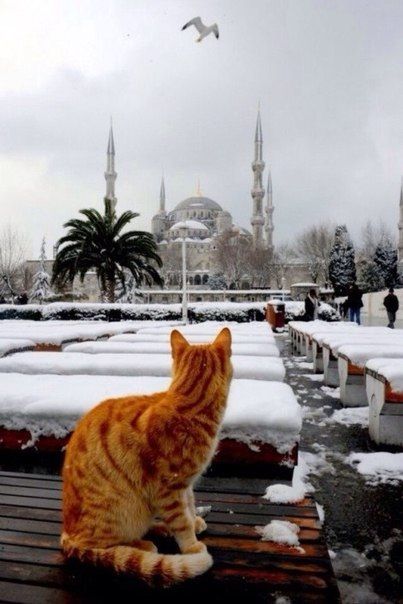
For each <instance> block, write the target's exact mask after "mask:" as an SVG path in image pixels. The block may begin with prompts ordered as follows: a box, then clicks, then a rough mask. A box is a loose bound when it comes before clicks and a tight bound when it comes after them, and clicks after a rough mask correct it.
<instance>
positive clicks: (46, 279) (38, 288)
mask: <svg viewBox="0 0 403 604" xmlns="http://www.w3.org/2000/svg"><path fill="white" fill-rule="evenodd" d="M45 247H46V242H45V237H44V238H43V240H42V245H41V252H40V255H39V270H38V272H36V273H35V275H34V277H33V284H32V289H31V292H30V295H29V299H30V301H32V302H34V301H37V302H39V304H42V302H43V301H44V300H46V298H48V297H49V296H51V295H52V294H53V292H52V289H51V287H50V282H51V276H50V275H49V273H48V272H47V271H46V266H45V262H46V251H45Z"/></svg>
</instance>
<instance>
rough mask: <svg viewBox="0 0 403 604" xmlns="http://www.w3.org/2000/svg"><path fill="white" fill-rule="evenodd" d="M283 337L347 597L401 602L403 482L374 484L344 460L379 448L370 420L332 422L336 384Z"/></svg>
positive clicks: (305, 448) (365, 603) (305, 445)
mask: <svg viewBox="0 0 403 604" xmlns="http://www.w3.org/2000/svg"><path fill="white" fill-rule="evenodd" d="M278 343H279V345H280V347H281V348H282V350H283V356H284V358H285V363H286V367H287V377H286V380H287V382H288V383H289V384H290V385H291V386H292V388H293V389H294V392H295V394H296V395H297V397H298V399H299V402H300V404H301V405H302V406H303V411H304V416H305V419H304V426H303V431H302V439H301V445H300V451H302V452H303V453H302V456H303V457H304V458H305V460H306V461H307V463H308V465H309V467H310V468H311V470H312V472H311V474H310V476H309V480H310V482H311V483H312V485H313V486H314V488H315V499H316V501H317V502H318V503H320V504H321V505H322V506H323V508H324V512H325V530H326V535H327V542H328V547H329V548H330V549H331V550H333V551H334V552H335V553H336V557H335V558H334V559H333V566H334V569H335V572H336V575H337V578H338V581H339V587H340V590H341V593H342V598H343V602H345V603H351V604H360V603H362V604H382V603H384V602H391V603H396V602H403V600H402V599H399V593H400V594H401V593H403V590H402V585H403V579H402V575H403V572H402V571H403V532H402V527H403V506H402V499H403V487H402V483H400V485H396V486H393V485H378V486H370V485H368V484H367V483H366V482H365V480H364V479H363V478H362V477H361V475H359V474H358V472H357V471H356V470H355V469H354V468H352V467H351V466H350V465H348V464H346V463H345V459H346V457H347V456H348V455H349V454H350V453H352V452H370V451H376V450H377V449H376V448H375V445H374V444H373V443H371V441H370V440H369V438H368V430H367V427H365V426H363V425H360V424H357V423H356V424H352V425H343V424H340V423H334V421H332V420H331V419H330V418H331V416H332V415H333V412H334V411H335V410H337V409H342V408H343V407H342V405H341V404H340V401H339V400H338V398H337V390H336V391H335V390H334V389H331V388H327V387H324V386H323V381H322V378H323V376H321V375H319V376H314V375H313V374H312V370H311V367H312V365H311V364H310V363H309V364H308V363H307V362H306V361H305V358H304V357H292V356H290V353H289V350H290V346H289V339H288V336H287V335H282V336H279V337H278ZM353 413H354V411H353ZM358 413H360V412H358ZM348 414H349V415H350V416H351V411H350V412H348ZM364 421H365V420H364ZM305 452H306V453H307V454H304V453H305ZM399 573H400V586H399ZM399 587H400V591H399Z"/></svg>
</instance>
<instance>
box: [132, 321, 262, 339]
mask: <svg viewBox="0 0 403 604" xmlns="http://www.w3.org/2000/svg"><path fill="white" fill-rule="evenodd" d="M223 327H228V328H229V329H230V330H231V332H232V333H238V334H245V335H255V334H257V335H262V334H263V335H271V336H272V335H273V332H272V330H271V329H270V327H269V325H268V324H267V322H266V321H252V322H250V323H237V322H236V321H227V322H223V321H205V322H203V323H193V324H191V325H180V326H177V329H179V330H180V331H181V332H182V333H183V334H217V333H218V332H219V331H220V329H222V328H223ZM171 331H172V327H170V326H167V325H163V326H160V325H159V324H158V323H156V322H155V323H154V325H153V326H149V327H144V328H141V329H139V330H138V333H141V334H145V333H150V334H169V333H170V332H171Z"/></svg>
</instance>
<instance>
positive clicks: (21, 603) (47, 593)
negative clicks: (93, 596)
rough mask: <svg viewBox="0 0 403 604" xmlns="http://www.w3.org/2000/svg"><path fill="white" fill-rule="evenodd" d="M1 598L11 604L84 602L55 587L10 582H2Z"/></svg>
mask: <svg viewBox="0 0 403 604" xmlns="http://www.w3.org/2000/svg"><path fill="white" fill-rule="evenodd" d="M0 598H1V601H2V602H10V604H11V603H13V604H14V603H16V604H59V603H60V604H77V603H78V602H83V600H82V598H81V597H77V596H75V595H72V594H69V593H68V592H66V591H63V590H62V589H57V588H55V587H42V586H40V585H24V584H23V583H10V582H8V581H0Z"/></svg>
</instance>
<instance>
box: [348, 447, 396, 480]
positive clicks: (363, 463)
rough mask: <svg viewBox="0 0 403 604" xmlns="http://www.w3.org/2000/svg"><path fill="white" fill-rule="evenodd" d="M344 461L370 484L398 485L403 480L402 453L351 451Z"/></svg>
mask: <svg viewBox="0 0 403 604" xmlns="http://www.w3.org/2000/svg"><path fill="white" fill-rule="evenodd" d="M345 461H346V463H348V464H350V465H351V466H352V467H353V468H355V469H356V470H357V472H359V473H360V474H362V475H363V476H364V477H365V480H366V482H367V483H368V484H370V485H373V486H376V485H378V484H392V485H398V484H399V481H403V453H386V452H384V451H380V452H377V453H351V454H350V455H349V456H348V457H347V458H346V460H345Z"/></svg>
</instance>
